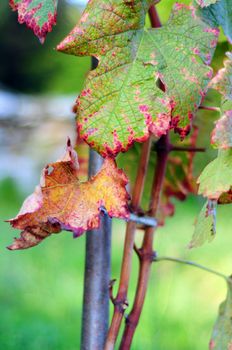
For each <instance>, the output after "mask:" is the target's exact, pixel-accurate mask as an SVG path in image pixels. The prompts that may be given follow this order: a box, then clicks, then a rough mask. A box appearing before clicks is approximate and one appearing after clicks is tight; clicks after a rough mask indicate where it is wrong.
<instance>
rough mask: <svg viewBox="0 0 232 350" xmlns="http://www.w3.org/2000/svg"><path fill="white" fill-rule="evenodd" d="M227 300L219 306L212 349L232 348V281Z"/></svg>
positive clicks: (229, 283) (229, 284)
mask: <svg viewBox="0 0 232 350" xmlns="http://www.w3.org/2000/svg"><path fill="white" fill-rule="evenodd" d="M227 286H228V291H227V297H226V300H225V301H224V302H223V303H222V304H221V305H220V307H219V314H218V318H217V321H216V323H215V325H214V329H213V333H212V337H211V340H210V345H209V348H210V350H231V349H232V283H231V282H228V284H227Z"/></svg>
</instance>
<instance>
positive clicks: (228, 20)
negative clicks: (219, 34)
mask: <svg viewBox="0 0 232 350" xmlns="http://www.w3.org/2000/svg"><path fill="white" fill-rule="evenodd" d="M200 1H201V0H199V1H198V3H199V2H200ZM200 11H201V12H202V15H203V17H204V19H205V20H206V21H207V22H208V23H210V24H211V25H213V26H217V27H219V26H221V27H222V29H223V31H224V33H225V35H226V36H227V38H228V40H229V42H230V43H232V5H231V0H218V1H217V2H216V3H215V4H214V3H213V4H212V5H211V6H208V7H205V8H201V9H200Z"/></svg>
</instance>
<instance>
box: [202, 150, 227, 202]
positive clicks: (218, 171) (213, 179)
mask: <svg viewBox="0 0 232 350" xmlns="http://www.w3.org/2000/svg"><path fill="white" fill-rule="evenodd" d="M197 183H199V184H200V186H199V190H198V193H199V194H202V195H203V196H204V197H207V198H209V199H212V200H219V199H220V196H221V195H222V194H223V193H226V192H228V191H230V188H231V186H232V149H227V150H219V151H218V157H217V158H216V159H214V160H213V161H212V162H210V163H209V164H208V165H207V166H206V167H205V169H204V170H203V172H202V173H201V175H200V177H199V178H198V180H197Z"/></svg>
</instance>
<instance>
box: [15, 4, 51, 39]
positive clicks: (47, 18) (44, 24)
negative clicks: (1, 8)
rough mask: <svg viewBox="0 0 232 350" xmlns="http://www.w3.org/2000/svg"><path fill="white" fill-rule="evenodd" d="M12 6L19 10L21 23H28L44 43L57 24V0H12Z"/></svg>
mask: <svg viewBox="0 0 232 350" xmlns="http://www.w3.org/2000/svg"><path fill="white" fill-rule="evenodd" d="M10 6H11V7H12V9H13V10H14V11H18V21H19V23H26V25H27V26H28V27H29V28H30V29H32V30H33V32H34V33H35V35H36V36H37V37H38V38H39V40H40V42H41V43H43V42H44V40H45V37H46V35H47V33H48V32H51V31H52V26H53V25H54V24H56V9H57V0H10Z"/></svg>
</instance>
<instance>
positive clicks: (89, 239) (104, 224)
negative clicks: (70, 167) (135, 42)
mask: <svg viewBox="0 0 232 350" xmlns="http://www.w3.org/2000/svg"><path fill="white" fill-rule="evenodd" d="M96 66H97V60H96V59H95V58H92V68H96ZM102 163H103V159H102V157H101V156H100V155H99V154H97V153H96V152H95V151H93V150H90V156H89V177H91V176H93V175H95V174H96V172H97V171H98V170H99V169H100V167H101V165H102ZM110 273H111V219H110V218H109V217H108V216H107V215H104V216H103V217H102V218H101V225H100V228H99V229H97V230H91V231H88V232H87V233H86V258H85V281H84V297H83V299H84V300H83V313H82V332H81V349H82V350H91V349H94V350H102V349H103V347H104V343H105V338H106V335H107V330H108V326H109V324H108V323H109V281H110Z"/></svg>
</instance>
